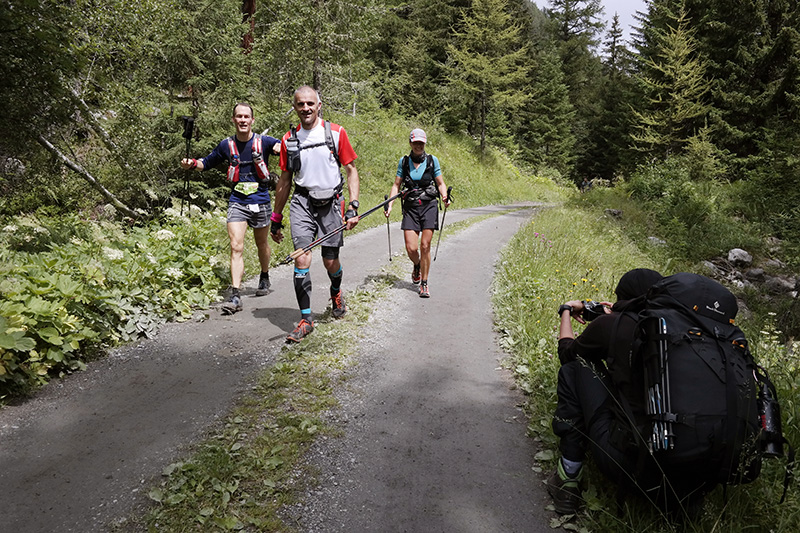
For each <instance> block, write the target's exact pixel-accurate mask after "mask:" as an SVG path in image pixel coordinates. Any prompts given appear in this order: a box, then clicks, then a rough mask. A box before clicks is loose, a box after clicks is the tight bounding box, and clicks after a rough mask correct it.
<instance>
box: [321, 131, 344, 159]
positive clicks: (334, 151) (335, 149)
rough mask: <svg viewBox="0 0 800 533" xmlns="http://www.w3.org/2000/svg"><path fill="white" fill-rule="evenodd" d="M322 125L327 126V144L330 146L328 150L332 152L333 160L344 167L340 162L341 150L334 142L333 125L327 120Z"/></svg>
mask: <svg viewBox="0 0 800 533" xmlns="http://www.w3.org/2000/svg"><path fill="white" fill-rule="evenodd" d="M322 123H323V124H324V125H325V144H327V145H328V150H330V151H331V153H332V154H333V158H334V159H336V164H337V165H339V166H342V163H341V162H340V161H339V149H338V147H337V146H336V143H335V142H334V141H333V132H332V131H331V123H330V122H329V121H327V120H323V121H322Z"/></svg>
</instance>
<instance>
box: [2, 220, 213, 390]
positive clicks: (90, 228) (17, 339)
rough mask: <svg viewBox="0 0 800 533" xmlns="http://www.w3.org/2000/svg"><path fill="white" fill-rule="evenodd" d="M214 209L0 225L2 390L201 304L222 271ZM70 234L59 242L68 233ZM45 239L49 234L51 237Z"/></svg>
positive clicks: (75, 363)
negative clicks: (167, 217)
mask: <svg viewBox="0 0 800 533" xmlns="http://www.w3.org/2000/svg"><path fill="white" fill-rule="evenodd" d="M220 217H221V215H219V214H217V215H207V216H206V217H204V218H200V219H198V218H197V217H195V218H193V219H192V220H191V222H192V223H191V224H189V223H185V222H184V221H183V220H181V219H177V220H175V221H173V222H171V223H167V224H165V225H163V226H155V225H148V226H143V227H137V228H132V229H130V230H128V231H122V230H121V229H120V228H119V227H117V226H115V225H114V224H111V223H108V222H106V223H102V222H99V223H98V222H94V223H90V222H87V221H81V220H78V217H76V216H73V217H62V218H58V219H41V218H33V217H20V218H17V219H15V220H13V221H12V222H9V223H8V224H6V225H5V227H4V228H3V229H2V230H0V244H3V245H4V246H2V247H0V279H2V281H0V398H2V397H4V396H6V395H7V394H9V393H19V392H23V391H26V390H28V389H30V388H31V387H34V386H37V385H40V384H43V383H46V382H47V380H48V379H49V378H50V377H52V376H53V375H59V374H63V373H65V372H70V371H73V370H76V369H82V368H84V366H85V362H86V361H87V360H88V359H90V358H91V357H92V356H93V355H94V354H95V353H97V352H98V351H100V350H102V349H103V348H105V347H107V346H113V345H115V344H118V343H120V342H124V341H129V340H132V339H135V338H137V337H139V336H143V335H144V336H150V335H153V334H154V333H155V331H156V330H157V328H158V326H159V325H160V324H162V323H164V322H165V321H166V320H169V319H172V318H177V319H179V320H181V319H186V318H188V317H190V316H191V314H192V310H193V309H194V308H197V307H207V306H208V304H209V303H210V302H211V300H212V298H214V297H215V295H216V293H217V291H218V290H219V288H220V287H221V286H222V276H225V275H227V270H226V269H224V268H220V267H218V266H217V265H219V264H220V263H222V259H220V257H219V256H220V254H221V253H223V252H225V251H226V250H225V248H224V246H223V245H221V244H219V243H218V238H219V237H220V236H224V233H223V232H222V231H220V229H219V224H220V222H219V220H220ZM68 226H71V227H72V229H73V232H72V237H71V238H70V239H69V240H66V236H67V235H68V233H69V232H68V231H67V230H66V228H67V227H68ZM48 239H51V240H50V242H49V243H48V242H47V241H48Z"/></svg>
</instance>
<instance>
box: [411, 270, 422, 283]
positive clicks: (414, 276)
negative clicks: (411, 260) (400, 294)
mask: <svg viewBox="0 0 800 533" xmlns="http://www.w3.org/2000/svg"><path fill="white" fill-rule="evenodd" d="M421 278H422V274H420V272H419V265H414V271H413V272H411V283H413V284H414V285H416V284H417V283H419V280H420V279H421Z"/></svg>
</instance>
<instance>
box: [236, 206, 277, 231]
mask: <svg viewBox="0 0 800 533" xmlns="http://www.w3.org/2000/svg"><path fill="white" fill-rule="evenodd" d="M270 215H272V207H271V206H270V205H269V204H238V203H236V202H229V203H228V222H247V225H248V226H250V227H251V228H266V227H267V226H269V217H270Z"/></svg>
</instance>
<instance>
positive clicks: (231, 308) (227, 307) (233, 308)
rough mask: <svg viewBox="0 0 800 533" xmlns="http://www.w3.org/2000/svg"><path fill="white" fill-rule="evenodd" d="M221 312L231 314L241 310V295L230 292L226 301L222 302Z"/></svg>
mask: <svg viewBox="0 0 800 533" xmlns="http://www.w3.org/2000/svg"><path fill="white" fill-rule="evenodd" d="M221 309H222V314H223V315H232V314H234V313H236V312H238V311H241V310H242V297H241V296H239V295H238V294H231V297H230V298H228V301H227V302H222V307H221Z"/></svg>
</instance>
